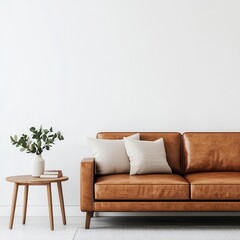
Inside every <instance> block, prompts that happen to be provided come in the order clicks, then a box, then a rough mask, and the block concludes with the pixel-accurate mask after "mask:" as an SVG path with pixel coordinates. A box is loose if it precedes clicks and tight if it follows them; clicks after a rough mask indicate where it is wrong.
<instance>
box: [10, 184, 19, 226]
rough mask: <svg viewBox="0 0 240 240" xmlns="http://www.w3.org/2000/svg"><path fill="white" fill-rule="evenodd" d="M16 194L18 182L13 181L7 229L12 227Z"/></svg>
mask: <svg viewBox="0 0 240 240" xmlns="http://www.w3.org/2000/svg"><path fill="white" fill-rule="evenodd" d="M17 194H18V184H17V183H14V189H13V198H12V207H11V215H10V222H9V229H12V227H13V221H14V215H15V208H16V203H17Z"/></svg>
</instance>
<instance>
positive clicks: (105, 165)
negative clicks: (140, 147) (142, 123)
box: [87, 133, 140, 175]
mask: <svg viewBox="0 0 240 240" xmlns="http://www.w3.org/2000/svg"><path fill="white" fill-rule="evenodd" d="M126 139H140V135H139V133H136V134H134V135H131V136H129V137H127V138H126ZM87 140H88V143H89V145H90V147H91V149H92V151H93V156H94V158H95V163H96V174H98V175H105V174H115V173H129V170H130V164H129V158H128V156H127V152H126V149H125V146H124V141H123V140H108V139H95V138H87Z"/></svg>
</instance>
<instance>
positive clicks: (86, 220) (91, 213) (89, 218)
mask: <svg viewBox="0 0 240 240" xmlns="http://www.w3.org/2000/svg"><path fill="white" fill-rule="evenodd" d="M92 216H93V212H86V219H85V229H89V227H90V222H91V217H92Z"/></svg>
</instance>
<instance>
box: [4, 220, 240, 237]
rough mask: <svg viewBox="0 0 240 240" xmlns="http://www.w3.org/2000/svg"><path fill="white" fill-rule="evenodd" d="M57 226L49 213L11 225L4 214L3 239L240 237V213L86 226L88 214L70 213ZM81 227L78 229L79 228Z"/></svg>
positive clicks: (112, 222) (96, 222) (56, 221)
mask: <svg viewBox="0 0 240 240" xmlns="http://www.w3.org/2000/svg"><path fill="white" fill-rule="evenodd" d="M54 220H55V230H54V231H51V230H50V229H49V220H48V217H28V218H27V223H26V225H22V224H21V218H20V217H16V218H15V222H14V228H13V229H12V230H9V229H8V221H9V218H8V217H0V240H40V239H41V240H55V239H56V240H72V239H73V238H74V236H75V238H74V240H85V239H86V240H95V239H96V240H98V239H101V238H102V239H103V238H104V240H110V239H111V240H112V239H113V240H118V239H121V240H125V239H130V240H141V239H144V240H145V239H146V240H148V239H151V240H155V239H157V240H161V239H164V240H165V239H169V240H175V239H176V240H182V239H183V240H188V239H191V240H192V239H194V240H198V239H201V240H208V239H209V240H215V239H216V240H235V239H236V240H239V239H240V217H224V218H222V217H215V218H209V217H170V218H169V217H141V216H138V217H94V218H93V220H92V222H91V229H89V230H85V229H84V228H83V226H84V217H68V218H67V225H66V226H63V225H62V222H61V217H55V218H54ZM76 230H77V231H76Z"/></svg>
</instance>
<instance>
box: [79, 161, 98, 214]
mask: <svg viewBox="0 0 240 240" xmlns="http://www.w3.org/2000/svg"><path fill="white" fill-rule="evenodd" d="M80 174H81V177H80V194H81V196H80V199H81V200H80V203H81V210H82V211H83V212H89V211H94V175H95V160H94V158H84V159H83V160H82V161H81V163H80Z"/></svg>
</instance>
